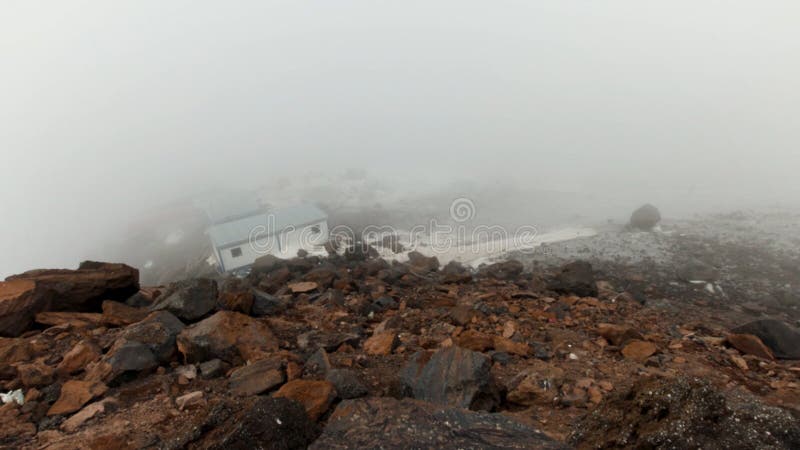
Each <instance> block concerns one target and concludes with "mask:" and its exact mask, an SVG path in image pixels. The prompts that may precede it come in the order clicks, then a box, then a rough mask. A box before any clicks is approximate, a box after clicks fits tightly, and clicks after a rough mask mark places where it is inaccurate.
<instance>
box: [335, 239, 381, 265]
mask: <svg viewBox="0 0 800 450" xmlns="http://www.w3.org/2000/svg"><path fill="white" fill-rule="evenodd" d="M379 256H380V254H379V253H378V251H377V250H375V249H374V248H373V247H372V246H371V245H369V244H367V243H364V242H356V243H354V244H353V245H351V246H350V247H347V248H346V249H345V250H344V258H345V259H346V260H347V261H366V260H368V259H372V258H377V257H379Z"/></svg>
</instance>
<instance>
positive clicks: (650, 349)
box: [622, 340, 658, 362]
mask: <svg viewBox="0 0 800 450" xmlns="http://www.w3.org/2000/svg"><path fill="white" fill-rule="evenodd" d="M656 351H658V347H656V344H653V343H652V342H647V341H638V340H637V341H630V342H629V343H628V345H626V346H625V347H623V348H622V355H623V356H624V357H626V358H628V359H632V360H634V361H639V362H644V361H645V360H647V358H649V357H651V356H652V355H654V354H655V353H656Z"/></svg>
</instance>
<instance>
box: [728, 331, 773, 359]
mask: <svg viewBox="0 0 800 450" xmlns="http://www.w3.org/2000/svg"><path fill="white" fill-rule="evenodd" d="M727 340H728V343H729V344H731V346H732V347H733V348H735V349H736V350H739V351H740V352H742V353H744V354H745V355H753V356H758V357H759V358H764V359H769V360H773V359H775V357H774V356H773V355H772V351H771V350H770V349H769V347H767V346H766V345H764V343H763V342H761V339H759V338H758V336H755V335H753V334H731V335H728V339H727Z"/></svg>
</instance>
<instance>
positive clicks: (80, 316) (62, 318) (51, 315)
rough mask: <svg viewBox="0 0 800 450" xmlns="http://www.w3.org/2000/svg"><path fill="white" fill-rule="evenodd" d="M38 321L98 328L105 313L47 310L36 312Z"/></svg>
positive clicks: (46, 323) (52, 324) (48, 323)
mask: <svg viewBox="0 0 800 450" xmlns="http://www.w3.org/2000/svg"><path fill="white" fill-rule="evenodd" d="M36 322H37V323H41V324H43V325H50V326H61V325H69V326H71V327H75V328H96V327H99V326H102V325H103V315H102V314H99V313H85V312H58V311H47V312H41V313H39V314H36Z"/></svg>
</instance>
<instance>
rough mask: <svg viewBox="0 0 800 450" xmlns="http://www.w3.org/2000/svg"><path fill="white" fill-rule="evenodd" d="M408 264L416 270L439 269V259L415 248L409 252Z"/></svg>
mask: <svg viewBox="0 0 800 450" xmlns="http://www.w3.org/2000/svg"><path fill="white" fill-rule="evenodd" d="M408 265H409V266H410V267H411V268H412V269H413V270H414V271H416V272H435V271H437V270H439V259H438V258H436V257H435V256H425V255H423V254H422V253H420V252H418V251H416V250H415V251H413V252H409V253H408Z"/></svg>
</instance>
